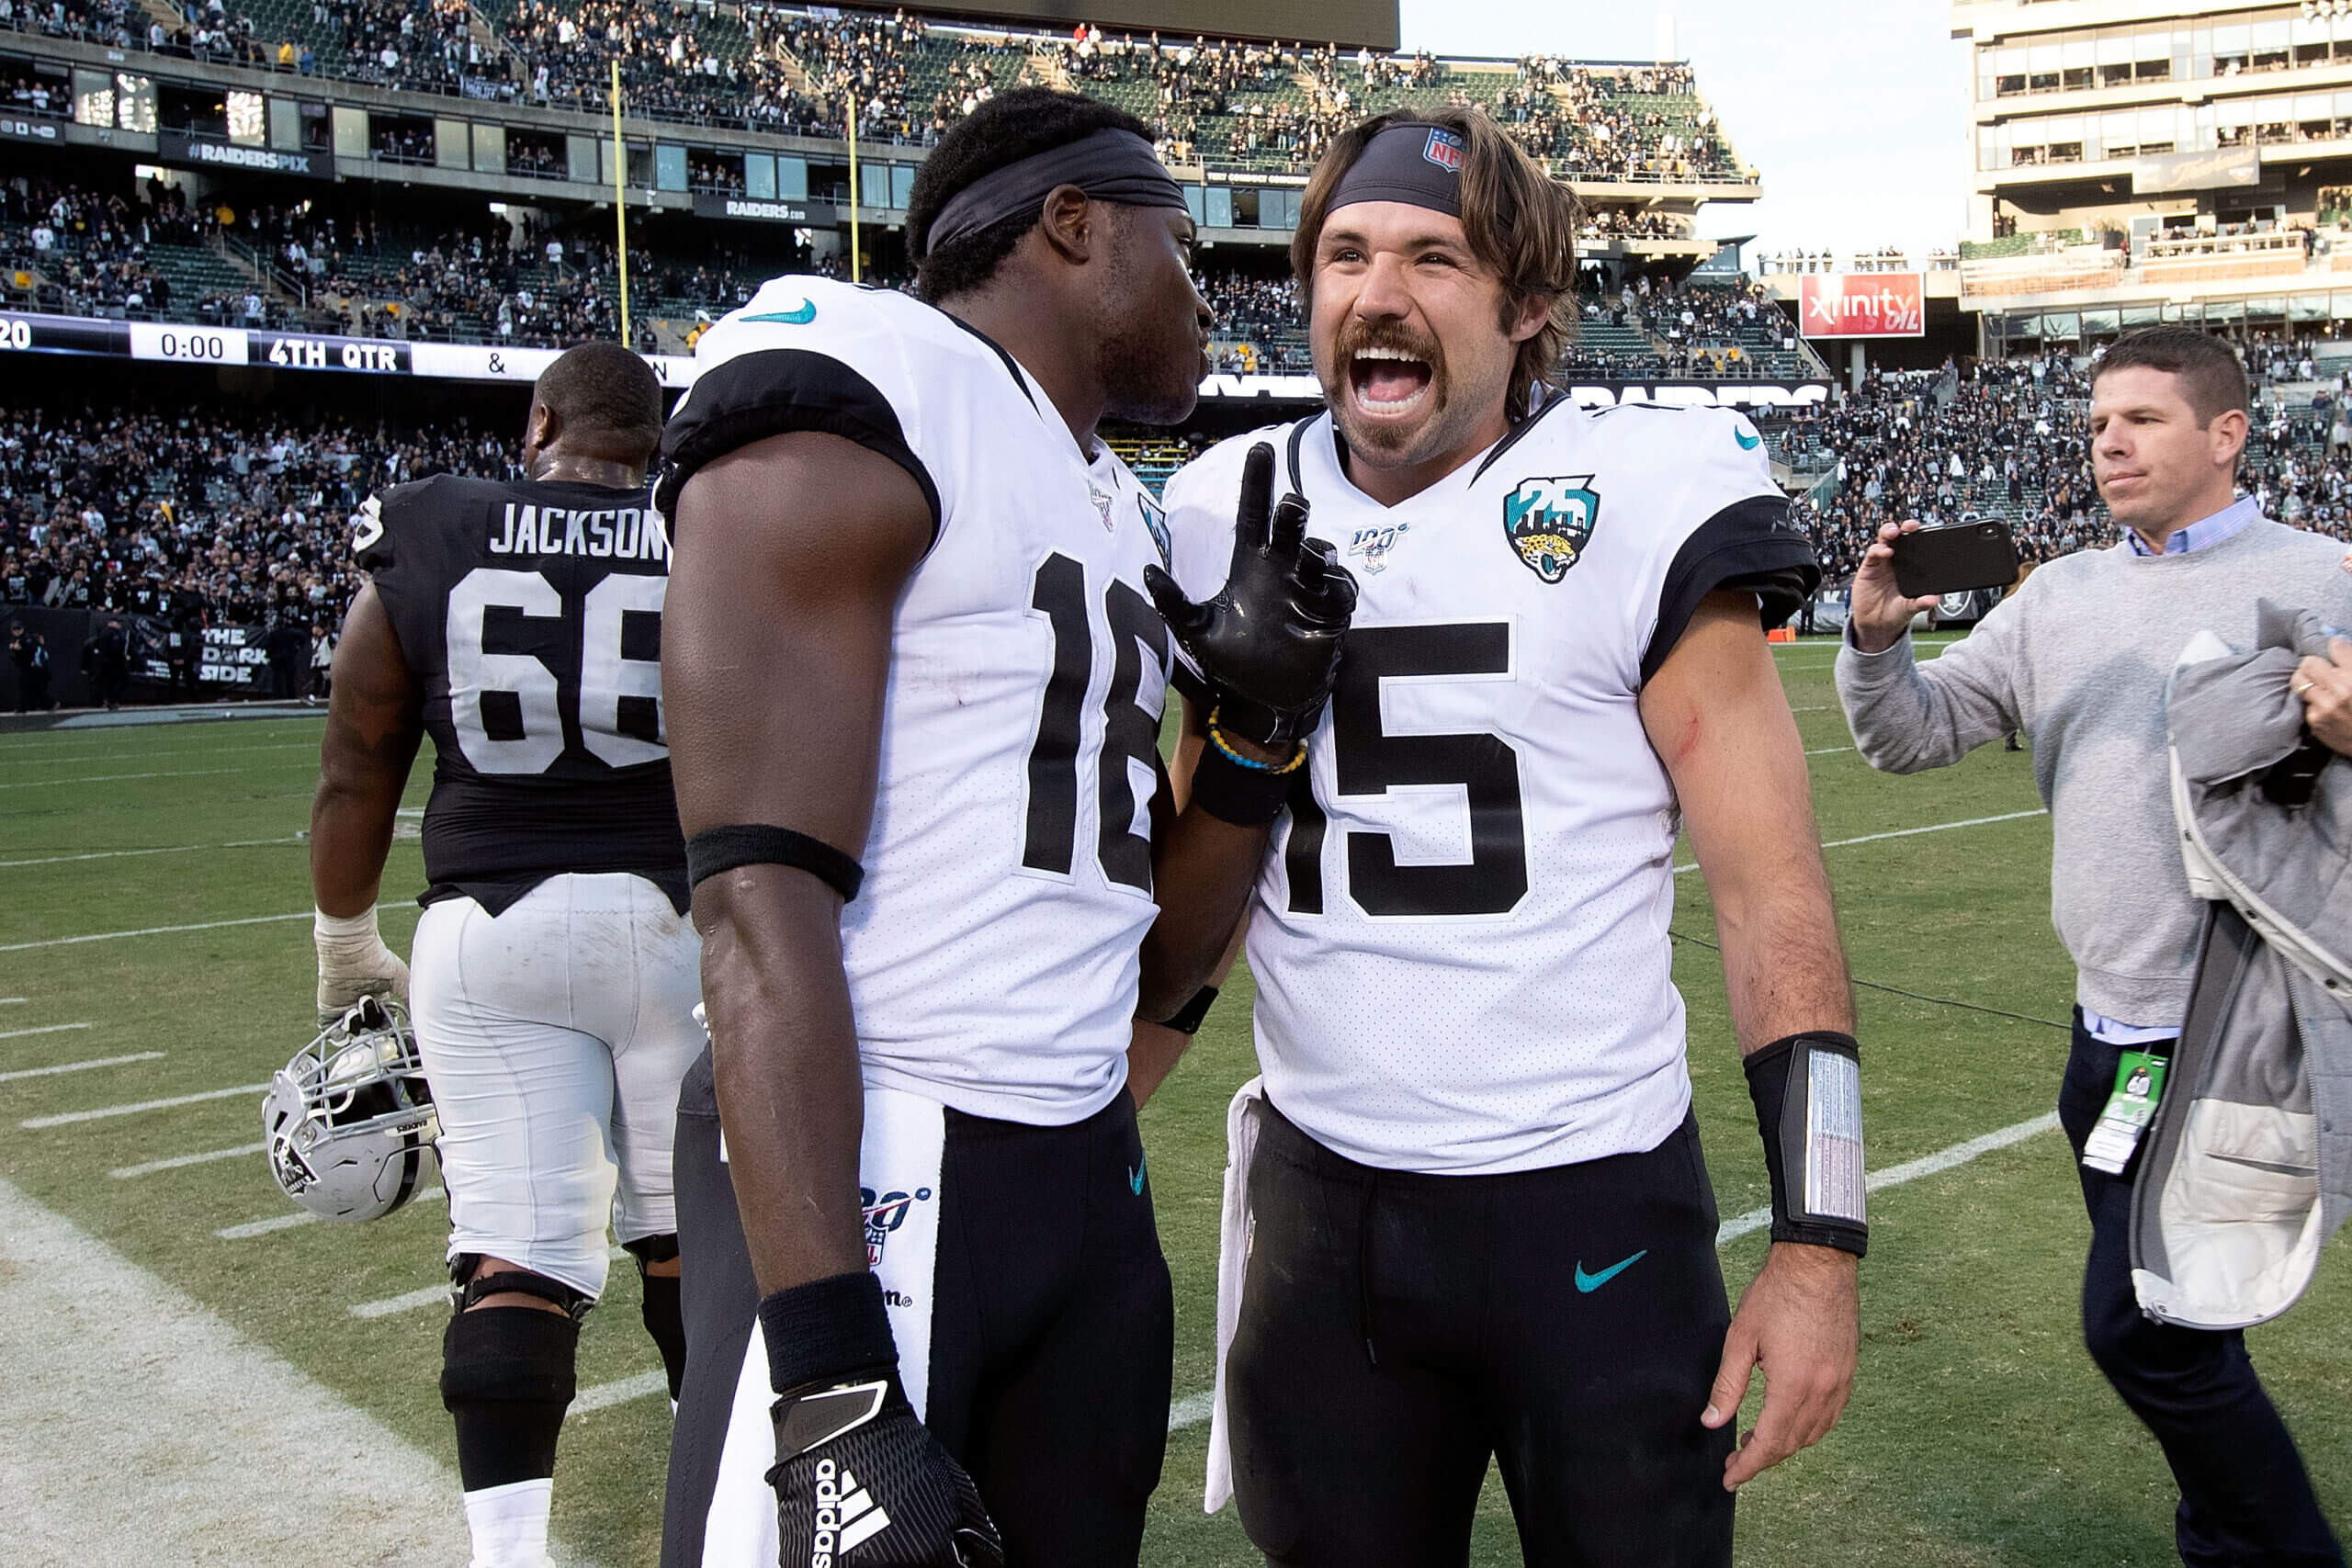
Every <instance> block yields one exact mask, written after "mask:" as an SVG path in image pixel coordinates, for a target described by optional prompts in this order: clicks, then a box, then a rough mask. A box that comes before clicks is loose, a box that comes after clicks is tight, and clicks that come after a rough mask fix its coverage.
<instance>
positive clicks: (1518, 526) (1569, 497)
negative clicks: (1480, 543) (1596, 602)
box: [1503, 474, 1600, 582]
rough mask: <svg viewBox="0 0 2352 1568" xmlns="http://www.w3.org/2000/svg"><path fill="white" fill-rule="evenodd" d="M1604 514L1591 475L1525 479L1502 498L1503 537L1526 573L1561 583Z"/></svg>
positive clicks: (1581, 553) (1579, 556)
mask: <svg viewBox="0 0 2352 1568" xmlns="http://www.w3.org/2000/svg"><path fill="white" fill-rule="evenodd" d="M1599 516H1600V496H1598V495H1596V494H1595V493H1593V490H1592V476H1591V475H1590V474H1577V475H1574V476H1569V475H1559V474H1555V475H1553V476H1552V477H1550V478H1548V479H1521V480H1520V481H1519V488H1518V489H1517V490H1515V491H1511V492H1510V494H1509V495H1507V496H1505V497H1504V498H1503V536H1504V537H1506V538H1508V539H1509V540H1510V545H1511V548H1512V549H1514V550H1517V551H1518V552H1519V558H1520V561H1521V564H1523V565H1524V566H1525V567H1526V568H1527V570H1530V571H1532V572H1533V573H1534V574H1535V575H1536V576H1538V577H1540V578H1542V579H1543V580H1544V581H1546V582H1557V581H1560V579H1562V578H1564V577H1566V576H1567V575H1568V568H1570V567H1572V566H1574V565H1576V564H1577V560H1578V559H1579V558H1581V557H1582V556H1583V554H1584V547H1585V546H1586V545H1587V544H1588V543H1589V542H1590V541H1591V539H1592V529H1593V525H1594V522H1595V521H1596V520H1597V519H1598V518H1599Z"/></svg>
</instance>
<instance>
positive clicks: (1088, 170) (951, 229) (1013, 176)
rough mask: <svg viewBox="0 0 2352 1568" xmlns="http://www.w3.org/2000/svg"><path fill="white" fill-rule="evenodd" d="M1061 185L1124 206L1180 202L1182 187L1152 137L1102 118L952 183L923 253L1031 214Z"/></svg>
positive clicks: (1175, 204)
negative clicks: (1061, 141) (1094, 126)
mask: <svg viewBox="0 0 2352 1568" xmlns="http://www.w3.org/2000/svg"><path fill="white" fill-rule="evenodd" d="M1060 186H1077V187H1078V188H1079V189H1080V190H1082V191H1084V192H1085V193H1086V195H1087V196H1088V197H1089V198H1090V199H1091V200H1094V201H1109V202H1115V203H1117V204H1118V205H1119V206H1122V207H1172V208H1176V209H1179V210H1182V209H1183V207H1184V190H1183V187H1182V186H1179V185H1178V184H1177V183H1176V181H1175V179H1174V178H1173V177H1172V176H1171V175H1170V174H1169V173H1168V169H1167V166H1166V165H1165V164H1161V163H1160V161H1159V154H1158V153H1156V152H1153V151H1152V150H1151V143H1150V142H1148V141H1145V140H1144V139H1143V138H1142V137H1140V136H1137V135H1136V133H1135V132H1134V131H1132V130H1119V129H1118V128H1117V127H1115V126H1105V127H1104V128H1103V129H1102V130H1098V131H1095V132H1094V133H1093V134H1092V135H1091V136H1082V137H1080V138H1079V139H1078V140H1077V141H1072V142H1069V143H1068V144H1066V145H1064V146H1060V147H1048V148H1046V150H1045V151H1044V152H1035V153H1032V154H1031V155H1029V156H1028V157H1026V158H1023V159H1022V160H1021V161H1020V162H1018V163H1014V164H1006V165H1005V166H1004V167H1003V168H1001V169H992V170H990V171H989V173H987V174H985V175H981V176H980V177H979V178H978V179H976V180H974V181H973V182H972V183H971V184H970V185H967V186H965V187H964V188H963V189H962V190H959V191H957V192H956V194H955V196H954V197H952V198H950V199H949V201H948V203H947V205H946V206H944V207H943V208H941V209H939V216H938V217H936V218H934V219H933V220H931V230H930V232H929V233H927V234H926V235H925V236H924V243H923V254H926V255H928V254H935V253H937V252H939V251H941V250H944V248H946V247H947V246H949V245H952V244H954V243H956V241H958V240H961V239H964V238H966V237H967V236H968V235H972V234H977V233H978V232H979V231H981V230H983V229H986V228H988V227H989V225H990V224H993V223H1001V222H1002V221H1003V220H1006V219H1008V218H1016V217H1019V216H1020V215H1021V214H1023V213H1024V212H1025V213H1027V214H1029V215H1030V216H1031V217H1035V215H1036V212H1037V209H1038V208H1039V207H1040V206H1041V205H1042V204H1043V203H1044V202H1045V199H1046V197H1048V196H1050V195H1051V194H1053V192H1054V191H1055V190H1056V189H1057V188H1059V187H1060Z"/></svg>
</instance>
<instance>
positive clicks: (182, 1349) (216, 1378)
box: [0, 1182, 466, 1568]
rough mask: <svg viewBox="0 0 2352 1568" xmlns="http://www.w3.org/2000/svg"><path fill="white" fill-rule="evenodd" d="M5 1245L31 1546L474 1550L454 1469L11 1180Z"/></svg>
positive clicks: (2, 1199)
mask: <svg viewBox="0 0 2352 1568" xmlns="http://www.w3.org/2000/svg"><path fill="white" fill-rule="evenodd" d="M0 1258H5V1259H6V1267H5V1268H0V1325H5V1326H0V1360H5V1363H6V1366H7V1369H8V1374H7V1376H6V1378H0V1474H6V1476H7V1478H8V1480H7V1497H8V1515H9V1518H10V1521H11V1524H12V1527H13V1528H14V1529H15V1530H17V1532H19V1534H20V1535H21V1537H22V1539H24V1540H29V1541H35V1542H38V1543H39V1545H37V1546H36V1547H35V1548H34V1549H33V1557H34V1558H35V1559H36V1560H38V1561H40V1562H58V1563H69V1562H74V1563H80V1562H91V1563H95V1562H103V1563H106V1564H107V1565H108V1568H166V1565H170V1568H177V1565H179V1564H185V1563H190V1562H299V1561H302V1560H304V1559H306V1558H309V1557H314V1556H316V1555H317V1550H316V1549H317V1544H318V1542H319V1541H321V1540H333V1541H334V1553H333V1555H334V1558H335V1560H336V1561H337V1562H350V1563H386V1562H464V1561H465V1551H466V1528H465V1522H464V1519H463V1517H462V1516H461V1514H460V1512H459V1508H458V1478H457V1477H456V1476H455V1475H454V1474H452V1473H450V1472H449V1471H447V1469H445V1468H444V1467H443V1466H441V1465H440V1464H438V1463H436V1462H435V1461H434V1460H433V1459H431V1458H430V1457H429V1456H428V1455H426V1454H425V1453H424V1451H423V1450H420V1449H418V1448H416V1447H414V1446H413V1445H412V1444H411V1443H409V1442H408V1441H407V1440H406V1439H405V1438H401V1437H400V1436H399V1435H398V1434H396V1433H394V1432H393V1431H391V1430H390V1428H388V1427H385V1426H384V1425H383V1424H382V1423H380V1422H379V1421H377V1420H376V1419H375V1418H374V1417H372V1416H368V1415H367V1414H366V1413H364V1412H362V1411H360V1410H358V1409H356V1408H355V1407H354V1406H353V1405H352V1404H349V1403H348V1402H347V1401H345V1400H344V1399H342V1398H341V1397H339V1396H338V1395H336V1394H335V1393H332V1392H330V1391H329V1390H328V1389H326V1388H324V1387H322V1386H321V1385H320V1384H319V1383H317V1382H314V1381H312V1380H311V1378H309V1377H307V1376H305V1375H304V1374H303V1373H301V1372H300V1371H297V1370H296V1369H295V1368H294V1367H293V1366H291V1365H289V1364H288V1362H287V1361H286V1360H284V1359H282V1358H280V1357H278V1356H277V1355H275V1354H273V1353H272V1352H271V1351H269V1350H268V1349H266V1348H264V1347H262V1346H261V1345H259V1344H257V1343H255V1342H254V1340H252V1339H250V1338H247V1337H245V1336H244V1335H243V1334H241V1333H239V1332H237V1330H235V1329H234V1328H232V1327H231V1326H230V1325H228V1324H227V1323H226V1322H224V1321H222V1320H221V1318H220V1316H219V1315H218V1314H215V1313H213V1312H211V1311H210V1310H209V1309H208V1308H206V1307H205V1306H203V1305H202V1304H201V1303H198V1302H197V1301H195V1300H194V1299H193V1298H191V1297H190V1296H189V1295H188V1294H187V1292H184V1291H182V1290H180V1289H178V1288H177V1287H175V1286H174V1285H173V1284H171V1283H170V1282H169V1281H167V1280H164V1279H162V1278H159V1277H158V1276H156V1275H154V1274H153V1273H150V1272H148V1271H147V1270H146V1269H141V1268H139V1267H137V1266H136V1265H134V1264H132V1263H130V1262H129V1261H128V1260H126V1259H125V1258H123V1257H122V1256H121V1255H120V1254H119V1253H118V1252H116V1251H115V1250H114V1249H113V1248H111V1247H107V1246H106V1245H104V1244H103V1243H101V1242H99V1241H97V1240H96V1238H94V1237H93V1236H91V1235H89V1234H88V1233H87V1232H85V1231H84V1230H82V1229H81V1228H80V1227H79V1226H76V1225H74V1224H71V1223H70V1222H68V1221H66V1220H65V1219H63V1218H62V1217H60V1216H59V1215H57V1214H55V1213H51V1211H49V1210H48V1209H46V1208H44V1207H42V1206H41V1205H40V1204H38V1203H36V1202H34V1201H32V1200H30V1199H29V1198H27V1197H25V1196H24V1195H23V1194H22V1193H21V1192H19V1191H18V1190H17V1189H16V1188H14V1187H11V1186H9V1185H7V1184H6V1183H5V1182H0ZM191 1434H201V1440H191Z"/></svg>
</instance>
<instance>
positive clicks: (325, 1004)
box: [311, 909, 408, 1030]
mask: <svg viewBox="0 0 2352 1568" xmlns="http://www.w3.org/2000/svg"><path fill="white" fill-rule="evenodd" d="M311 940H312V941H313V942H315V943H317V945H318V950H319V992H318V1004H319V1027H320V1028H321V1029H322V1030H324V1029H328V1028H330V1027H332V1026H333V1025H334V1021H335V1020H337V1019H339V1018H341V1017H342V1016H343V1015H344V1014H345V1013H346V1012H349V1011H350V1010H351V1009H352V1007H353V1005H354V1004H355V1003H356V1002H357V1001H358V1000H359V998H362V997H390V998H392V999H394V1000H395V1001H398V1002H400V1003H401V1005H402V1006H406V1005H407V1002H408V965H407V964H403V963H401V955H400V954H399V953H394V952H393V951H392V950H391V949H390V948H389V947H386V946H385V945H384V939H383V937H382V935H381V934H380V933H379V932H378V931H377V930H376V911H375V910H373V909H369V910H368V912H367V913H366V914H362V915H330V914H328V913H327V912H326V911H325V910H323V909H313V910H312V911H311Z"/></svg>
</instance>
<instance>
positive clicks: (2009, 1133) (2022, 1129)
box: [1715, 1111, 2058, 1247]
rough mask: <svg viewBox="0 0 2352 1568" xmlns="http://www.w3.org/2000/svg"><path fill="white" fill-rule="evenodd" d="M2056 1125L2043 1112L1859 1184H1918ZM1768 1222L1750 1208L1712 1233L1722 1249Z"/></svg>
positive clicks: (1764, 1213) (1767, 1214) (2053, 1115)
mask: <svg viewBox="0 0 2352 1568" xmlns="http://www.w3.org/2000/svg"><path fill="white" fill-rule="evenodd" d="M2057 1126H2058V1112H2056V1111H2046V1112H2044V1113H2043V1114H2041V1115H2040V1116H2036V1117H2034V1118H2033V1119H2032V1120H2031V1121H2029V1122H2016V1123H2014V1124H2013V1125H2010V1126H2007V1127H2003V1128H2001V1129H2000V1130H1999V1131H1998V1132H1993V1133H1987V1134H1985V1135H1984V1136H1982V1137H1977V1138H1971V1139H1969V1140H1968V1141H1967V1142H1966V1143H1963V1144H1954V1145H1952V1146H1951V1147H1950V1148H1948V1149H1944V1150H1941V1151H1939V1152H1938V1153H1936V1154H1931V1155H1928V1156H1924V1157H1922V1158H1919V1159H1915V1160H1907V1161H1905V1163H1903V1164H1901V1165H1891V1166H1888V1167H1887V1168H1885V1169H1884V1170H1874V1171H1872V1172H1871V1174H1870V1175H1869V1176H1868V1177H1867V1178H1866V1179H1864V1180H1863V1182H1862V1185H1863V1187H1864V1188H1865V1189H1867V1190H1870V1191H1872V1192H1875V1191H1877V1190H1879V1189H1880V1188H1882V1187H1900V1186H1902V1185H1903V1184H1904V1183H1905V1182H1906V1181H1917V1180H1918V1179H1920V1178H1921V1177H1925V1176H1940V1175H1942V1174H1943V1173H1944V1172H1945V1171H1947V1170H1950V1169H1951V1168H1954V1167H1955V1166H1962V1165H1966V1164H1967V1163H1968V1162H1969V1161H1970V1160H1973V1159H1974V1158H1976V1157H1977V1156H1980V1155H1989V1154H1991V1153H1992V1152H1993V1151H1994V1150H1995V1149H2006V1148H2007V1147H2008V1146H2009V1145H2011V1144H2021V1143H2023V1142H2025V1141H2026V1140H2027V1139H2028V1138H2032V1137H2038V1136H2040V1135H2041V1134H2043V1133H2048V1132H2052V1131H2054V1130H2056V1128H2057ZM1771 1223H1772V1211H1771V1210H1770V1209H1750V1210H1748V1211H1747V1213H1744V1214H1737V1215H1735V1216H1733V1217H1732V1218H1731V1219H1728V1220H1725V1221H1724V1223H1723V1228H1722V1229H1721V1230H1718V1231H1717V1232H1715V1245H1716V1246H1717V1247H1723V1246H1725V1245H1726V1244H1728V1243H1730V1242H1733V1241H1736V1240H1737V1239H1738V1238H1740V1237H1741V1236H1744V1235H1747V1234H1748V1233H1749V1232H1751V1231H1760V1230H1762V1229H1763V1228H1764V1227H1765V1226H1766V1225H1769V1224H1771Z"/></svg>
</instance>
